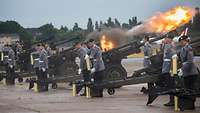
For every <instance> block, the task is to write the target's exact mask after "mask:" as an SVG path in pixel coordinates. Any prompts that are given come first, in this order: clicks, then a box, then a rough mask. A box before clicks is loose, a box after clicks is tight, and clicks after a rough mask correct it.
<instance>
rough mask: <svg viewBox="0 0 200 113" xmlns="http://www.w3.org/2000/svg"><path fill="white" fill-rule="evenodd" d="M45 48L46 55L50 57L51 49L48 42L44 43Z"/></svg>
mask: <svg viewBox="0 0 200 113" xmlns="http://www.w3.org/2000/svg"><path fill="white" fill-rule="evenodd" d="M45 50H46V51H47V55H48V57H50V56H51V55H52V50H51V48H50V47H49V45H48V44H45Z"/></svg>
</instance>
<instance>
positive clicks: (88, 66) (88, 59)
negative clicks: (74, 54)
mask: <svg viewBox="0 0 200 113" xmlns="http://www.w3.org/2000/svg"><path fill="white" fill-rule="evenodd" d="M85 60H86V66H87V70H89V71H90V70H91V66H92V65H91V61H90V58H89V57H87V58H85Z"/></svg>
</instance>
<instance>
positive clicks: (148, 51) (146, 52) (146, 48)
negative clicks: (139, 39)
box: [141, 36, 153, 93]
mask: <svg viewBox="0 0 200 113" xmlns="http://www.w3.org/2000/svg"><path fill="white" fill-rule="evenodd" d="M143 40H144V43H145V44H144V48H143V51H144V61H143V66H144V68H148V67H150V65H151V61H150V57H151V56H152V46H151V44H150V43H149V37H148V36H145V37H144V39H143ZM147 85H148V88H150V87H151V86H152V85H153V84H152V83H147ZM141 91H142V92H144V93H146V92H148V90H146V88H144V87H143V88H142V90H141Z"/></svg>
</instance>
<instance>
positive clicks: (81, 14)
mask: <svg viewBox="0 0 200 113" xmlns="http://www.w3.org/2000/svg"><path fill="white" fill-rule="evenodd" d="M178 5H179V6H190V7H200V0H0V21H6V20H15V21H17V22H19V23H20V24H21V25H22V26H23V27H26V28H27V27H29V28H30V27H39V26H41V25H44V24H47V23H52V24H53V25H54V26H55V27H57V28H59V27H60V26H61V25H64V26H67V27H69V28H72V27H73V25H74V23H75V22H78V24H79V26H80V27H82V28H86V25H87V21H88V18H89V17H91V18H92V20H93V23H94V21H100V20H102V21H106V20H107V19H108V17H112V18H113V19H114V18H117V19H118V20H119V21H120V22H128V19H129V18H131V17H133V16H137V17H138V20H139V21H144V20H146V19H147V18H149V17H151V16H152V15H154V14H155V13H157V12H163V11H167V10H169V9H170V8H173V7H175V6H178Z"/></svg>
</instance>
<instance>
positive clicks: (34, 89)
mask: <svg viewBox="0 0 200 113" xmlns="http://www.w3.org/2000/svg"><path fill="white" fill-rule="evenodd" d="M37 80H38V78H36V81H37ZM33 91H34V92H37V93H38V92H39V86H38V83H37V82H34V86H33Z"/></svg>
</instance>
